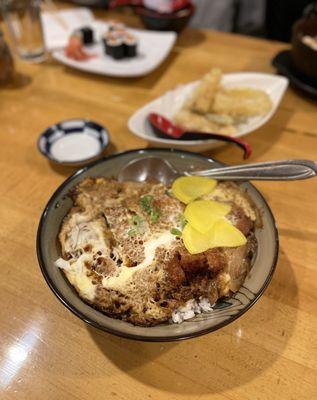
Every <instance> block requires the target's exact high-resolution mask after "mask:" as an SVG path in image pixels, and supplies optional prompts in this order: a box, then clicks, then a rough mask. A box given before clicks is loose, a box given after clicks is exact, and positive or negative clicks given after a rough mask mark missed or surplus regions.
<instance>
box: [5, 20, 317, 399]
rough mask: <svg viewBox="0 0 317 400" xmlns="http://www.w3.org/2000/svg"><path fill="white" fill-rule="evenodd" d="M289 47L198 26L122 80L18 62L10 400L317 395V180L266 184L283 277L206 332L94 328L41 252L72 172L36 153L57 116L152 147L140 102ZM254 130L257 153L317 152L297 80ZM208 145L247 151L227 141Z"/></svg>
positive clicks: (312, 116)
mask: <svg viewBox="0 0 317 400" xmlns="http://www.w3.org/2000/svg"><path fill="white" fill-rule="evenodd" d="M129 18H130V17H129ZM284 46H285V45H283V44H280V43H274V42H269V41H265V40H257V39H252V38H247V37H242V36H238V35H230V34H224V33H217V32H212V31H210V32H207V31H197V30H190V29H188V30H187V31H185V32H184V33H183V34H182V35H181V36H180V38H179V40H178V42H177V45H176V46H175V48H174V50H173V52H172V54H171V56H170V57H169V59H168V60H167V61H166V62H165V63H164V64H163V65H162V66H161V67H160V68H159V69H157V70H156V71H155V72H153V73H152V74H150V75H149V76H146V77H144V78H138V79H126V80H124V79H111V78H105V77H98V76H93V75H85V74H83V73H79V72H76V71H73V70H70V69H67V68H65V67H64V66H62V65H59V64H57V63H55V62H53V61H48V62H46V63H45V64H41V65H28V64H26V63H22V62H17V63H16V66H17V70H18V72H19V73H20V74H21V76H20V78H19V79H18V82H17V83H16V85H15V87H12V88H7V89H1V91H0V122H1V134H0V154H1V156H0V163H1V168H0V182H1V184H0V195H1V206H0V215H1V217H0V218H1V219H0V221H1V224H0V238H1V256H2V265H1V281H0V286H1V291H0V304H1V307H0V335H1V336H0V337H1V341H0V390H1V393H0V398H1V399H10V400H11V399H27V400H37V399H41V400H42V399H43V400H44V399H49V400H60V399H93V400H98V399H106V400H110V399H115V400H119V399H129V400H134V399H137V400H139V399H140V400H141V399H142V400H144V399H153V400H154V399H155V400H156V399H159V400H165V399H169V400H173V399H211V398H212V399H219V400H224V399H232V400H242V399H243V400H245V399H252V400H255V399H258V400H259V399H263V400H267V399H270V400H274V399H279V400H281V399H285V400H286V399H287V400H290V399H316V398H317V379H316V377H317V341H316V337H317V335H316V330H317V305H316V304H317V303H316V300H317V295H316V293H317V284H316V282H317V227H316V222H317V207H316V203H317V189H316V180H311V181H300V182H297V183H269V182H267V183H258V184H257V185H256V186H257V187H258V188H260V189H261V190H262V191H263V194H264V195H265V197H266V198H267V199H268V201H269V203H270V206H271V207H272V210H273V212H274V214H275V217H276V219H277V223H278V226H279V232H280V241H281V248H280V257H279V262H278V266H277V270H276V273H275V275H274V278H273V281H272V283H271V284H270V286H269V288H268V289H267V290H266V292H265V293H264V295H263V296H262V297H261V299H260V300H259V302H258V303H257V304H256V305H255V306H254V307H253V308H252V309H251V310H249V311H248V312H247V313H246V314H245V315H244V316H243V317H242V318H240V319H238V320H237V321H235V322H234V323H232V324H230V325H229V326H227V327H225V328H223V329H221V330H220V331H217V332H214V333H211V334H209V335H206V336H203V337H199V338H196V339H192V340H188V341H183V342H179V343H142V342H135V341H131V340H125V339H121V338H118V337H115V336H111V335H109V334H106V333H103V332H101V331H98V330H97V329H94V328H91V327H89V326H87V325H86V324H85V323H84V322H82V321H81V320H80V319H78V318H77V317H75V316H74V315H73V314H71V313H70V312H69V311H68V310H67V309H66V308H65V307H63V306H62V305H61V303H60V302H59V301H58V300H57V299H56V298H55V296H54V295H53V294H52V292H51V291H50V290H49V288H48V287H47V285H46V283H45V282H44V279H43V277H42V275H41V272H40V269H39V266H38V263H37V259H36V255H35V235H36V229H37V224H38V221H39V218H40V215H41V212H42V210H43V207H44V206H45V204H46V202H47V200H48V199H49V197H50V196H51V194H52V192H53V191H54V190H55V189H56V187H57V186H58V185H59V184H60V183H61V182H63V180H64V179H65V177H66V176H68V175H70V174H71V172H72V171H70V170H68V169H63V168H53V167H52V166H51V165H50V164H49V163H48V162H47V160H46V159H45V158H43V157H42V156H41V155H40V154H39V152H38V151H37V148H36V140H37V138H38V135H39V134H40V133H41V132H42V131H43V130H44V129H45V128H46V127H47V126H49V125H50V124H52V123H54V122H56V121H59V120H63V119H66V118H71V117H86V118H91V119H93V120H96V121H99V122H100V123H101V124H103V125H105V126H106V127H108V129H109V130H110V133H111V146H110V148H109V150H108V153H109V154H110V153H113V152H115V151H119V150H126V149H131V148H139V147H144V146H147V143H146V142H144V141H142V140H139V139H137V138H135V137H134V136H133V135H132V134H131V133H130V132H129V131H128V129H127V120H128V118H129V116H130V115H131V114H132V113H133V112H134V111H135V110H136V109H138V108H139V107H140V106H142V105H144V104H145V103H147V102H148V101H150V100H152V99H154V98H155V97H157V96H159V95H161V94H163V93H164V92H165V91H166V90H167V89H170V88H171V87H173V86H175V85H177V84H179V83H185V82H190V81H192V80H195V79H199V78H200V77H201V76H202V75H203V74H204V73H205V72H206V71H208V70H209V69H210V68H211V67H216V66H218V67H221V68H222V69H223V71H224V72H232V71H263V72H274V70H273V68H272V67H271V65H270V60H271V58H272V57H273V55H274V54H275V53H276V52H277V51H279V50H280V49H282V48H283V47H284ZM247 139H248V141H249V142H250V144H251V145H252V147H253V150H254V152H253V156H252V158H251V160H250V161H262V160H276V159H287V158H310V159H317V113H316V105H315V104H314V103H313V102H311V101H309V100H307V99H305V98H303V97H301V96H299V95H298V94H297V93H295V92H294V91H293V90H291V89H289V90H288V91H287V93H286V95H285V97H284V99H283V101H282V104H281V106H280V107H279V109H278V111H277V113H276V115H275V116H274V117H273V118H272V120H271V121H270V122H269V123H267V124H266V125H265V126H264V127H262V128H261V129H259V130H257V131H256V132H254V133H252V134H250V135H249V136H248V137H247ZM210 155H212V156H213V157H216V158H217V159H219V160H221V161H224V162H228V163H236V162H240V161H241V158H240V157H241V153H240V152H239V150H236V149H235V148H233V147H230V146H227V147H225V148H222V149H219V150H216V151H213V152H211V153H210ZM48 245H49V244H48Z"/></svg>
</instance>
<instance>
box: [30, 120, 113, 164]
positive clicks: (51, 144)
mask: <svg viewBox="0 0 317 400" xmlns="http://www.w3.org/2000/svg"><path fill="white" fill-rule="evenodd" d="M108 144H109V134H108V131H107V130H106V129H105V128H104V127H102V126H101V125H99V124H97V123H96V122H93V121H89V120H86V119H69V120H66V121H62V122H58V123H57V124H55V125H52V126H50V127H49V128H47V129H46V130H45V131H44V132H43V133H42V134H41V136H40V137H39V139H38V141H37V146H38V149H39V151H40V152H41V153H42V154H43V155H44V156H45V157H46V158H48V159H49V160H51V161H53V162H55V163H58V164H61V165H65V166H70V167H78V166H82V165H85V164H88V163H90V162H91V161H94V160H96V159H98V158H99V157H100V156H101V155H102V153H103V152H104V150H105V148H106V147H107V146H108Z"/></svg>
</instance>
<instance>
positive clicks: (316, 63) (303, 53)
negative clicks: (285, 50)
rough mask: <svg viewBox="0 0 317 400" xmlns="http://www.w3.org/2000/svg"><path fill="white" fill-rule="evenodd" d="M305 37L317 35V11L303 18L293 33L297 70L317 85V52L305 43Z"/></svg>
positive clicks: (294, 58) (294, 60)
mask: <svg viewBox="0 0 317 400" xmlns="http://www.w3.org/2000/svg"><path fill="white" fill-rule="evenodd" d="M305 35H309V36H312V37H315V36H316V35H317V11H315V12H314V13H313V12H311V13H310V15H308V16H306V17H303V18H302V19H300V20H299V21H297V22H296V23H295V24H294V26H293V33H292V50H291V54H292V58H293V62H294V65H295V67H296V68H297V70H298V71H299V72H300V73H302V74H303V77H304V78H305V77H306V78H309V79H310V81H311V84H313V85H314V86H316V85H317V51H316V50H314V49H312V48H311V47H309V46H308V45H307V44H305V43H303V41H302V38H303V36H305Z"/></svg>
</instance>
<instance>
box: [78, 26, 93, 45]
mask: <svg viewBox="0 0 317 400" xmlns="http://www.w3.org/2000/svg"><path fill="white" fill-rule="evenodd" d="M77 32H78V33H79V34H80V35H81V39H82V42H83V44H93V43H94V31H93V30H92V29H91V28H90V27H89V26H84V27H82V28H80V29H78V30H77Z"/></svg>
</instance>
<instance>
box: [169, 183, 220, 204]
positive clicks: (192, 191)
mask: <svg viewBox="0 0 317 400" xmlns="http://www.w3.org/2000/svg"><path fill="white" fill-rule="evenodd" d="M216 185H217V181H216V180H215V179H209V178H205V177H202V176H182V177H181V178H177V179H176V180H175V181H174V183H173V185H172V192H173V195H174V196H175V197H176V198H177V199H178V200H180V201H181V202H183V203H185V204H188V203H190V202H191V201H193V200H195V199H197V198H198V197H201V196H203V195H205V194H208V193H210V192H212V191H213V190H214V189H215V187H216Z"/></svg>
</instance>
